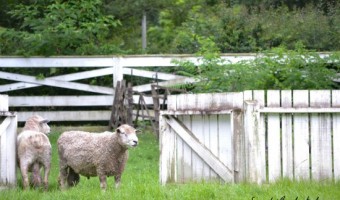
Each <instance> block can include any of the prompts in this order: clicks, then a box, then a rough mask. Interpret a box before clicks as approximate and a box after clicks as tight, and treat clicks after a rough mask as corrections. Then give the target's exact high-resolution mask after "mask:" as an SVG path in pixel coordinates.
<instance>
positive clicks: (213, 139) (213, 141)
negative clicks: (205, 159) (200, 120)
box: [205, 114, 222, 180]
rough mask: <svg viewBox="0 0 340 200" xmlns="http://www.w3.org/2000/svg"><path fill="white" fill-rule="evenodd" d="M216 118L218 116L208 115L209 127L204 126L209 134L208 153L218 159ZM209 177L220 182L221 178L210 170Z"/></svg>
mask: <svg viewBox="0 0 340 200" xmlns="http://www.w3.org/2000/svg"><path fill="white" fill-rule="evenodd" d="M217 116H218V115H215V114H213V115H208V118H209V126H207V125H205V127H206V128H209V133H210V139H209V140H210V148H209V149H210V151H211V153H212V154H213V155H214V156H215V157H217V158H218V152H219V146H218V145H219V142H218V135H219V131H218V120H217ZM210 176H211V178H212V179H219V180H222V179H221V178H219V176H218V174H216V172H215V171H214V170H213V169H211V170H210Z"/></svg>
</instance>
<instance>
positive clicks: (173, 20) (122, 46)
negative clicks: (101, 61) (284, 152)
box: [0, 0, 340, 56]
mask: <svg viewBox="0 0 340 200" xmlns="http://www.w3.org/2000/svg"><path fill="white" fill-rule="evenodd" d="M339 7H340V5H339V3H338V1H336V0H294V1H292V0H197V1H191V0H80V1H77V0H67V1H65V0H57V1H54V0H0V44H1V46H0V55H27V56H29V55H98V54H139V53H156V54H159V53H195V52H197V51H198V50H199V49H200V47H201V46H200V43H199V39H200V38H210V39H211V40H212V41H213V42H214V43H215V44H216V46H217V47H218V48H219V49H220V51H221V53H228V52H257V51H262V50H268V49H271V48H272V47H278V46H281V45H284V46H286V47H287V48H288V49H294V47H295V44H296V42H301V43H302V44H303V45H304V46H305V47H306V49H308V50H316V51H336V50H339V46H340V34H339V33H340V25H339V24H340V9H339ZM143 14H145V15H146V17H147V33H148V34H147V35H148V36H147V41H148V42H147V48H146V49H142V45H141V21H142V16H143Z"/></svg>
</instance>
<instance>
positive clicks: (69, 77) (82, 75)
mask: <svg viewBox="0 0 340 200" xmlns="http://www.w3.org/2000/svg"><path fill="white" fill-rule="evenodd" d="M112 73H113V68H112V67H109V68H103V69H96V70H89V71H85V72H77V73H71V74H65V75H60V76H51V77H48V78H46V79H53V80H59V81H75V80H81V79H87V78H94V77H99V76H105V75H111V74H112ZM39 86H41V85H40V84H34V83H24V82H19V83H11V84H6V85H1V86H0V92H7V91H13V90H19V89H27V88H33V87H39Z"/></svg>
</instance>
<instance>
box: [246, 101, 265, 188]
mask: <svg viewBox="0 0 340 200" xmlns="http://www.w3.org/2000/svg"><path fill="white" fill-rule="evenodd" d="M244 103H245V105H244V112H245V113H244V140H245V160H246V161H245V169H246V172H245V173H246V178H247V181H249V182H253V183H262V182H263V175H262V173H263V169H262V168H263V167H262V162H261V161H262V159H261V158H262V155H261V153H262V152H261V149H260V147H261V141H260V138H259V127H258V126H259V123H258V121H259V118H260V116H259V113H258V112H256V109H258V107H259V105H258V103H257V101H252V100H246V101H244Z"/></svg>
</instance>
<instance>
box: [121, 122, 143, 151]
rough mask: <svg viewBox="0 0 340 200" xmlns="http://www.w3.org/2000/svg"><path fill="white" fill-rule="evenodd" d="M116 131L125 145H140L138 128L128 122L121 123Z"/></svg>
mask: <svg viewBox="0 0 340 200" xmlns="http://www.w3.org/2000/svg"><path fill="white" fill-rule="evenodd" d="M116 133H117V134H119V137H120V143H121V145H124V146H125V147H136V146H137V145H138V138H137V135H136V129H134V128H133V127H132V126H129V125H127V124H124V125H121V126H120V127H118V128H117V130H116Z"/></svg>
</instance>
